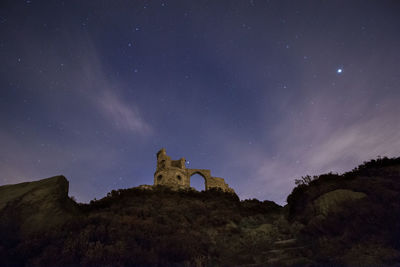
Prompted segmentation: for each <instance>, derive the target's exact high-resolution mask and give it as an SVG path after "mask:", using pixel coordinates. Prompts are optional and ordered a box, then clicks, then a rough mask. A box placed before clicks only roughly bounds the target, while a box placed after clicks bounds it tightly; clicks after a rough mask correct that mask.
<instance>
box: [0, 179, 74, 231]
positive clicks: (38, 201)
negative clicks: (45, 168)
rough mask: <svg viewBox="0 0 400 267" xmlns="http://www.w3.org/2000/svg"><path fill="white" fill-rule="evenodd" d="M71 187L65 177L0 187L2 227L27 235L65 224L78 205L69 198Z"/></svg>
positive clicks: (0, 224)
mask: <svg viewBox="0 0 400 267" xmlns="http://www.w3.org/2000/svg"><path fill="white" fill-rule="evenodd" d="M68 184H69V183H68V180H67V179H66V178H65V177H64V176H55V177H51V178H47V179H43V180H39V181H35V182H27V183H21V184H15V185H5V186H0V226H1V227H10V226H12V227H14V228H15V227H17V228H19V229H18V230H19V232H20V233H22V234H25V233H26V234H28V233H32V232H37V231H40V230H43V229H46V228H48V227H50V226H55V225H59V224H61V223H63V222H65V221H66V220H67V219H68V218H69V217H70V216H71V215H70V213H71V212H72V210H73V206H74V205H75V204H74V202H73V201H72V200H70V199H69V198H68Z"/></svg>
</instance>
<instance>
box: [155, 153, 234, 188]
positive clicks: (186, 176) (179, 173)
mask: <svg viewBox="0 0 400 267" xmlns="http://www.w3.org/2000/svg"><path fill="white" fill-rule="evenodd" d="M194 174H199V175H201V176H202V177H203V178H204V181H205V188H206V190H209V189H212V188H217V189H221V190H222V191H225V192H231V193H234V192H235V191H234V190H233V189H232V188H230V187H229V185H228V184H227V183H225V180H224V179H223V178H219V177H212V176H211V172H210V170H206V169H187V168H186V166H185V158H181V159H179V160H171V157H169V156H167V153H166V151H165V149H164V148H162V149H161V150H160V151H159V152H158V153H157V170H156V172H155V173H154V185H163V186H168V187H171V188H175V189H188V188H190V177H191V176H192V175H194Z"/></svg>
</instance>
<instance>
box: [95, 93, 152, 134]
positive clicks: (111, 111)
mask: <svg viewBox="0 0 400 267" xmlns="http://www.w3.org/2000/svg"><path fill="white" fill-rule="evenodd" d="M96 101H98V102H97V103H98V107H99V108H100V110H101V111H102V112H103V113H104V115H105V116H106V117H107V118H108V119H109V121H110V122H111V123H112V124H113V125H114V126H115V127H116V128H118V129H121V130H126V131H130V132H133V133H138V134H141V135H147V134H150V133H151V132H152V129H151V127H150V125H149V124H148V123H147V122H145V121H144V120H143V119H142V118H141V116H140V114H139V111H138V108H137V107H136V106H135V105H133V104H132V105H128V104H127V103H125V102H124V101H123V100H122V99H121V98H120V97H119V96H118V95H117V94H115V93H114V92H112V91H104V92H103V93H102V94H101V96H100V97H98V98H97V100H96Z"/></svg>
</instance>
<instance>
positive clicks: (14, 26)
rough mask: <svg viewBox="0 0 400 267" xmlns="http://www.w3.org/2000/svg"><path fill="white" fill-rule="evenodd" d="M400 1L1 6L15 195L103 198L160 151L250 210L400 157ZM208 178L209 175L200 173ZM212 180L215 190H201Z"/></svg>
mask: <svg viewBox="0 0 400 267" xmlns="http://www.w3.org/2000/svg"><path fill="white" fill-rule="evenodd" d="M399 14H400V2H399V1H366V0H365V1H348V0H345V1H281V0H280V1H261V0H250V1H220V0H218V1H211V0H210V1H187V0H182V1H115V0H113V1H111V0H110V1H55V0H52V1H39V0H29V1H28V0H27V1H20V0H12V1H4V0H2V1H1V3H0V185H4V184H10V183H19V182H24V181H32V180H37V179H42V178H47V177H50V176H55V175H59V174H63V175H65V176H66V177H67V179H68V180H69V181H70V193H69V194H70V195H72V196H75V197H76V199H77V200H78V201H81V202H87V201H90V200H91V199H94V198H101V197H103V196H105V195H106V193H107V192H109V191H111V190H112V189H120V188H129V187H134V186H138V185H141V184H152V183H153V174H154V171H155V167H156V152H157V151H158V150H159V149H160V148H162V147H165V148H166V150H167V154H168V155H170V156H171V157H172V159H178V158H180V157H185V158H186V160H187V161H188V163H187V167H188V168H204V169H211V173H212V175H213V176H218V177H223V178H225V180H226V182H227V183H228V184H229V185H230V186H231V187H233V188H234V189H235V190H236V192H237V193H238V195H239V196H240V198H241V199H246V198H258V199H260V200H264V199H268V200H273V201H276V202H278V203H279V204H284V203H285V200H286V196H287V195H288V194H289V193H290V191H291V190H292V189H293V187H294V179H298V178H300V177H301V176H304V175H307V174H309V175H317V174H321V173H325V172H330V171H332V172H338V173H342V172H344V171H348V170H351V169H352V168H354V167H355V166H357V165H358V164H360V163H362V162H363V161H366V160H370V159H372V158H376V157H377V156H389V157H393V156H399V155H400V86H399V84H400V15H399ZM196 179H199V178H196ZM198 181H200V180H198Z"/></svg>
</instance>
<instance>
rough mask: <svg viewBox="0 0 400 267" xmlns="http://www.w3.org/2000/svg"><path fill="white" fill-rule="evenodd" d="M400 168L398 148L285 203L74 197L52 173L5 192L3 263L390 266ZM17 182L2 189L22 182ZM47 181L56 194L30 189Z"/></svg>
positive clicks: (200, 195) (399, 247)
mask: <svg viewBox="0 0 400 267" xmlns="http://www.w3.org/2000/svg"><path fill="white" fill-rule="evenodd" d="M399 176H400V158H395V159H387V158H378V159H376V160H372V161H370V162H366V163H364V164H363V165H360V166H359V167H357V168H356V169H354V170H353V171H351V172H348V173H345V174H343V175H338V174H332V173H329V174H324V175H320V176H314V177H309V176H306V177H303V178H302V179H301V180H298V181H297V186H296V188H294V190H293V192H292V193H291V194H290V195H289V196H288V199H287V202H288V204H287V205H286V206H285V207H281V206H279V205H277V204H275V203H273V202H270V201H263V202H261V201H259V200H256V199H252V200H243V201H240V200H239V198H238V197H237V196H236V195H235V194H230V193H224V192H221V191H217V190H210V191H205V192H197V191H193V190H186V191H171V190H169V189H168V188H165V187H155V188H154V189H152V190H144V189H140V188H131V189H122V190H113V191H111V192H110V193H109V194H108V195H107V196H106V197H104V198H103V199H100V200H95V201H91V202H90V203H89V204H78V203H76V202H74V201H72V200H71V199H66V193H65V190H61V189H63V188H65V187H63V186H61V185H60V182H62V184H65V183H64V182H63V179H62V178H57V180H56V181H57V183H54V187H53V188H55V189H57V188H60V189H59V190H55V189H54V190H50V189H49V188H48V187H47V188H46V187H45V188H43V186H42V185H43V182H42V183H38V184H39V185H40V186H42V187H38V188H36V189H35V184H30V185H29V188H30V191H29V192H30V193H29V192H28V191H27V192H25V191H23V194H22V193H21V194H20V195H15V197H13V198H12V199H11V200H10V201H8V202H7V201H6V200H7V198H6V197H3V200H4V201H3V202H4V203H3V204H4V205H3V206H4V207H6V208H0V259H1V260H0V262H1V264H0V265H1V266H391V265H395V264H396V263H398V262H400V243H399V240H400V239H399V237H400V217H399V215H400V177H399ZM64 179H65V178H64ZM51 181H52V180H48V181H47V182H46V186H47V184H51ZM56 185H57V186H56ZM16 186H18V185H15V186H14V187H7V188H8V189H7V188H6V189H4V188H3V187H0V192H3V193H6V192H7V190H9V189H10V188H12V190H13V191H12V192H22V191H18V190H19V189H18V188H17V187H16ZM23 188H27V187H26V186H24V187H23ZM44 189H46V190H45V191H46V192H53V193H52V194H53V195H52V197H51V198H49V199H47V200H45V198H44V197H43V194H39V195H40V198H39V199H35V198H33V197H32V195H37V193H36V192H44V191H43V190H44ZM1 190H3V191H1ZM24 190H25V189H24ZM57 192H63V193H62V194H63V196H64V197H57V196H60V195H58V193H57ZM46 201H47V202H46ZM51 210H55V211H57V214H55V215H54V216H61V217H60V218H62V220H54V219H52V220H49V222H51V223H53V224H52V225H51V224H46V228H45V229H43V227H32V228H31V230H29V228H27V227H30V226H32V224H29V223H28V224H26V223H25V220H24V219H25V218H24V217H21V214H25V215H26V216H27V218H43V216H39V215H38V214H36V213H41V212H44V213H43V214H46V216H49V215H48V214H49V212H50V211H51ZM60 221H63V223H59V222H60ZM55 222H57V223H55ZM22 230H23V231H22Z"/></svg>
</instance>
